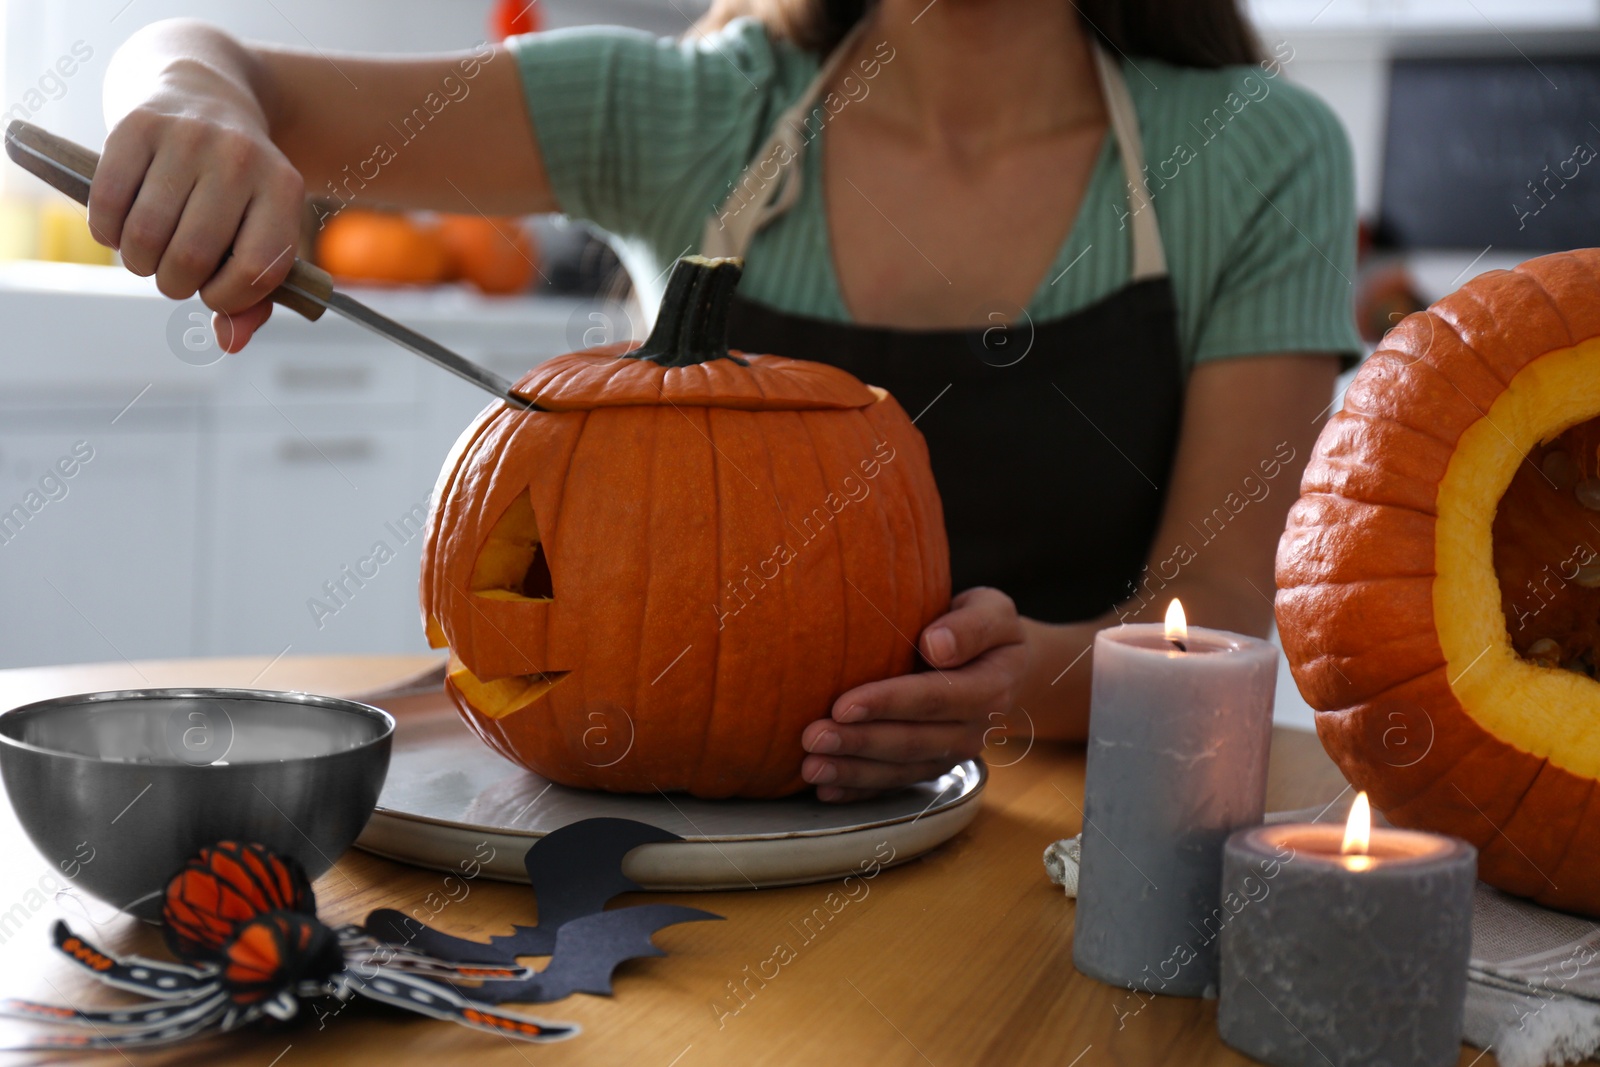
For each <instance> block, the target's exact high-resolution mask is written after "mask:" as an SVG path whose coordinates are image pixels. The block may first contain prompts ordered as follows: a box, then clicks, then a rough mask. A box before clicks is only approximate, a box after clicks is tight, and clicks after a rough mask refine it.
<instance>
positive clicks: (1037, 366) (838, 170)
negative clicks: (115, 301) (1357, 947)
mask: <svg viewBox="0 0 1600 1067" xmlns="http://www.w3.org/2000/svg"><path fill="white" fill-rule="evenodd" d="M743 14H751V15H754V16H755V17H754V18H745V17H736V16H740V15H743ZM698 30H699V31H700V32H699V33H698V34H696V35H691V37H692V38H693V39H691V40H686V41H683V42H674V41H658V40H655V39H653V38H650V37H647V36H645V35H642V34H638V33H633V32H630V31H623V30H614V29H593V30H582V31H566V32H560V33H550V34H544V35H537V36H533V37H527V38H520V39H514V40H512V41H510V42H508V44H507V46H506V47H504V48H498V49H494V50H489V49H483V50H480V51H479V52H478V53H476V54H474V55H472V56H445V57H365V56H347V55H338V56H328V55H324V54H322V53H320V52H316V51H306V52H300V51H292V50H285V49H278V48H268V47H260V46H246V45H242V44H240V43H238V42H237V41H235V40H233V39H231V38H229V37H228V36H227V35H225V34H223V33H221V32H220V31H217V30H215V29H213V28H210V27H208V26H205V25H203V24H199V23H194V22H170V23H160V24H157V25H155V26H152V27H149V28H147V29H145V30H143V31H141V32H140V33H139V34H138V35H137V36H136V37H135V38H134V39H132V40H131V41H130V42H129V43H128V44H127V45H126V46H125V47H124V48H123V49H122V50H121V51H120V52H118V54H117V56H116V58H115V60H114V62H113V63H112V66H111V69H110V71H109V73H108V78H107V101H108V104H107V111H108V118H109V120H110V121H111V122H112V124H113V128H112V131H111V134H110V137H109V138H108V140H107V142H106V149H105V153H104V161H103V163H102V164H101V168H100V171H99V174H98V176H97V179H96V181H95V186H94V192H93V195H92V198H91V203H90V224H91V226H92V227H93V228H94V229H95V231H96V232H97V233H99V234H100V235H102V237H103V239H105V240H106V241H107V243H109V244H111V245H112V246H113V247H116V248H119V249H120V250H121V252H122V256H123V259H124V261H125V262H126V263H127V264H128V266H129V267H131V268H132V269H133V270H134V271H136V272H137V273H140V274H145V275H150V274H153V275H155V277H156V279H157V282H158V284H159V286H160V288H161V291H162V292H164V293H166V294H167V295H168V296H171V297H176V298H183V297H187V296H189V295H191V294H193V293H195V292H196V291H197V290H198V291H199V293H200V295H201V296H202V298H203V299H204V300H205V301H206V302H207V304H209V305H210V306H211V307H212V308H214V309H215V310H216V311H217V312H219V315H218V320H217V328H218V331H219V334H220V335H221V340H222V343H223V344H224V346H225V347H227V348H228V349H229V350H231V351H237V350H238V349H239V348H240V347H241V346H242V345H243V344H245V342H246V341H248V339H249V337H250V336H251V334H253V333H254V331H255V330H257V329H259V328H260V327H261V325H262V323H263V322H264V321H265V320H266V318H267V315H268V314H269V312H270V308H271V305H270V304H267V303H264V302H263V298H264V296H265V295H266V294H267V293H268V292H270V291H271V290H272V289H273V288H274V287H275V286H276V285H277V284H278V283H279V282H280V281H281V280H282V279H283V277H284V274H285V272H286V271H287V269H288V266H289V260H290V259H291V258H292V256H291V255H290V252H289V250H290V248H291V247H292V244H293V241H294V239H295V236H296V233H297V230H298V227H299V221H300V218H301V211H302V205H303V197H304V195H305V192H306V190H308V189H309V190H310V191H311V192H313V193H320V194H322V195H333V196H334V197H336V198H337V200H338V201H339V202H353V203H362V202H366V203H374V204H375V203H387V204H394V205H401V206H410V207H431V208H437V209H442V210H451V211H477V212H486V213H491V214H520V213H531V212H547V211H565V212H566V213H568V214H570V215H574V216H578V217H582V218H586V219H590V220H592V221H594V222H596V223H598V224H599V225H600V226H602V227H604V228H605V229H606V230H608V231H609V232H610V233H611V234H613V235H614V236H615V238H616V243H617V245H618V247H619V250H620V251H621V252H622V254H623V258H624V261H625V262H626V263H627V264H628V266H629V267H630V270H631V273H632V274H633V277H634V278H635V279H636V280H638V281H639V283H640V285H641V288H643V289H644V290H645V292H644V294H643V295H644V298H645V302H646V304H647V306H649V305H651V304H652V303H653V301H654V298H655V295H656V293H657V292H658V289H657V288H656V287H657V286H658V285H659V279H660V278H661V277H663V276H664V274H665V268H666V267H667V266H668V265H669V264H670V263H671V261H672V260H673V259H674V258H676V257H677V256H679V255H681V254H683V253H684V252H688V251H693V250H696V249H697V248H698V249H700V250H702V251H708V252H714V253H722V254H740V255H744V256H745V257H746V271H745V279H744V282H743V284H742V298H741V302H740V305H739V307H738V309H737V311H736V314H735V318H734V323H733V327H732V336H731V338H730V340H731V342H732V344H733V345H734V346H735V347H738V348H743V349H746V350H754V351H780V352H782V353H783V354H785V355H789V356H796V357H807V358H813V359H822V360H827V361H830V362H835V363H838V364H841V365H843V366H845V367H847V368H848V369H851V370H852V371H854V372H856V373H857V374H858V375H859V376H860V377H862V378H864V379H866V380H868V381H871V382H874V383H876V384H881V385H883V386H886V387H888V388H889V389H890V390H891V391H892V392H894V393H895V394H896V396H897V397H898V398H899V399H900V400H901V402H902V403H903V404H904V406H905V407H906V409H907V410H908V411H909V412H911V413H912V414H914V415H916V416H917V418H918V425H919V428H921V429H922V430H923V431H924V433H925V435H926V436H927V438H928V440H929V445H930V451H931V453H932V457H933V462H934V466H935V473H936V476H937V477H938V479H939V483H940V487H941V491H942V493H943V494H944V497H945V508H946V512H947V522H948V525H949V532H950V537H951V545H952V566H953V572H954V575H953V576H954V580H955V583H956V586H955V587H956V588H957V589H964V590H965V591H963V592H960V593H958V595H957V596H956V597H955V599H954V601H953V602H952V605H951V610H950V612H949V613H948V614H946V615H945V616H943V617H942V618H940V619H938V620H936V621H934V622H933V623H932V624H931V625H930V626H929V627H928V628H927V629H926V630H924V632H923V633H922V634H921V635H920V636H919V638H918V648H919V651H920V652H921V654H922V655H923V657H924V658H925V659H926V660H927V661H928V663H929V664H931V665H933V666H934V667H937V668H939V669H938V670H936V671H929V672H923V673H918V674H914V675H910V676H906V677H902V678H894V679H888V680H884V681H880V682H874V683H871V684H868V685H864V686H860V687H858V688H857V689H854V690H852V691H850V692H847V693H845V694H844V695H842V696H841V697H840V698H839V699H838V701H837V702H836V703H835V705H834V706H833V708H832V712H831V717H829V718H825V719H820V720H819V721H817V722H815V723H813V724H812V725H811V726H810V727H808V728H807V729H806V731H805V734H804V736H803V739H802V740H803V743H804V745H805V747H806V748H807V750H808V751H809V753H810V755H808V756H807V757H806V759H805V764H804V769H803V773H804V774H805V777H806V778H807V780H808V781H811V782H813V783H815V784H816V785H817V787H818V795H819V796H820V797H822V798H823V799H826V800H848V799H852V798H855V797H859V796H863V795H866V794H868V793H870V792H872V791H874V790H879V789H883V788H888V787H892V786H895V785H899V784H902V783H906V782H910V781H914V780H918V779H921V778H924V777H927V776H929V775H931V774H934V773H936V772H938V771H940V770H943V769H944V768H946V767H948V766H949V765H950V763H951V762H952V761H953V760H955V759H957V758H961V757H965V756H969V755H972V754H973V753H975V752H976V751H977V750H978V749H979V748H981V747H982V745H983V743H984V738H985V735H986V733H988V732H989V731H991V730H993V729H995V728H997V727H1004V728H1005V731H1006V733H1008V734H1011V735H1016V734H1019V733H1023V732H1026V731H1027V730H1032V731H1034V732H1035V733H1036V734H1037V735H1038V736H1041V737H1053V738H1081V737H1082V736H1083V735H1084V731H1085V728H1086V721H1087V711H1088V690H1089V675H1090V671H1089V666H1088V663H1087V661H1086V659H1085V655H1086V653H1087V651H1088V649H1089V648H1090V647H1091V644H1092V641H1093V638H1094V634H1095V632H1096V631H1097V630H1098V629H1100V628H1102V627H1105V626H1108V625H1115V624H1116V623H1117V622H1119V621H1129V620H1132V619H1135V618H1139V619H1150V618H1156V617H1158V616H1159V614H1160V612H1161V611H1162V610H1163V609H1164V607H1165V605H1166V603H1167V601H1168V599H1169V598H1171V597H1173V596H1179V597H1181V598H1182V599H1183V601H1184V603H1185V605H1186V606H1187V608H1188V610H1189V614H1190V617H1191V618H1193V619H1196V620H1197V621H1200V622H1203V623H1205V624H1207V625H1211V626H1217V627H1223V628H1228V629H1233V630H1238V631H1243V632H1247V633H1263V632H1265V631H1266V630H1267V628H1268V626H1269V623H1270V617H1271V615H1270V613H1271V599H1270V598H1271V591H1272V552H1273V546H1274V544H1275V541H1276V538H1277V535H1278V532H1279V531H1280V530H1281V528H1282V525H1283V519H1284V514H1285V511H1286V509H1287V507H1288V504H1289V502H1290V501H1291V500H1292V499H1293V496H1294V493H1295V487H1296V482H1297V479H1298V475H1299V470H1300V467H1301V466H1302V463H1303V460H1304V457H1305V456H1306V454H1307V452H1308V451H1309V448H1310V444H1311V442H1312V441H1313V439H1314V437H1315V433H1316V429H1317V424H1318V423H1319V421H1320V418H1321V416H1322V414H1323V413H1324V410H1325V409H1326V407H1327V404H1328V399H1329V397H1330V395H1331V390H1332V384H1333V379H1334V376H1335V374H1336V372H1337V367H1338V363H1339V360H1340V358H1342V357H1349V356H1351V355H1353V354H1354V353H1355V352H1356V350H1357V347H1358V341H1357V339H1356V336H1355V334H1354V331H1353V327H1352V325H1351V322H1350V312H1349V291H1348V285H1349V277H1350V275H1351V273H1352V260H1353V254H1354V229H1355V228H1354V220H1353V206H1352V192H1351V187H1352V181H1351V174H1350V163H1349V158H1348V149H1347V147H1346V145H1345V142H1344V139H1343V135H1342V133H1341V132H1340V129H1339V126H1338V124H1337V123H1336V121H1334V119H1333V118H1332V116H1331V115H1330V114H1329V112H1328V111H1327V110H1326V109H1325V108H1324V107H1322V106H1321V105H1320V104H1318V103H1317V102H1316V101H1315V100H1314V99H1313V98H1311V97H1310V96H1308V95H1307V94H1305V93H1303V92H1301V91H1298V90H1296V89H1295V88H1293V87H1292V86H1290V85H1288V84H1286V83H1285V80H1284V79H1283V78H1282V77H1280V74H1281V67H1280V66H1279V64H1278V63H1277V62H1275V61H1269V62H1258V61H1257V57H1256V55H1255V52H1254V45H1253V43H1252V39H1251V37H1250V34H1249V33H1248V31H1247V29H1246V28H1245V26H1244V25H1243V23H1242V21H1241V19H1240V17H1239V15H1238V13H1237V11H1236V9H1235V7H1234V3H1233V0H1203V2H1201V0H1099V2H1094V3H1090V2H1087V0H1085V2H1082V3H1068V2H1065V0H935V2H933V3H929V2H928V0H876V2H875V3H870V2H867V0H719V3H718V4H717V5H716V6H715V7H714V8H713V10H712V12H711V14H710V15H708V16H707V18H706V20H705V21H704V23H703V25H702V26H701V27H699V28H698ZM1280 58H1282V57H1281V56H1280ZM374 146H376V148H375V147H374ZM230 246H231V248H232V250H233V251H232V255H231V258H225V256H226V255H227V250H228V249H229V248H230ZM652 278H654V279H656V281H654V282H650V281H647V280H648V279H652ZM1016 743H1017V744H1018V745H1021V744H1022V741H1021V740H1020V739H1018V740H1017V741H1016Z"/></svg>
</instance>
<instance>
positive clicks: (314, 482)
mask: <svg viewBox="0 0 1600 1067" xmlns="http://www.w3.org/2000/svg"><path fill="white" fill-rule="evenodd" d="M268 414H269V415H273V416H274V417H277V414H278V413H276V412H271V411H269V412H268ZM283 414H284V415H287V416H288V418H287V419H284V418H279V419H278V422H279V425H278V426H276V427H272V428H251V429H238V428H235V429H231V430H229V431H227V432H223V433H218V434H216V435H214V436H213V438H212V447H213V455H212V456H211V457H209V459H208V467H209V470H208V472H207V476H206V481H207V483H208V485H209V491H208V492H207V493H206V505H207V509H208V512H209V515H208V517H207V518H208V521H207V527H208V532H209V536H208V538H207V542H208V544H209V545H210V546H211V552H210V556H209V559H208V560H207V561H206V567H205V575H206V581H205V596H204V598H203V603H202V607H201V613H200V630H201V633H200V640H199V642H198V651H199V652H201V653H204V654H209V655H216V654H242V653H266V654H269V655H276V654H277V653H279V652H282V651H285V650H288V651H289V652H290V653H291V654H294V655H311V654H324V653H336V652H344V653H349V652H407V651H422V650H424V649H425V648H426V644H425V642H424V641H423V640H422V628H421V624H420V623H418V621H417V565H418V560H419V559H420V545H421V539H420V533H421V519H422V518H423V517H425V516H426V513H427V494H428V490H429V489H430V488H431V486H432V481H433V479H432V477H431V476H425V475H424V474H423V470H422V467H421V464H420V463H419V462H418V458H419V457H418V456H417V455H416V453H417V448H416V440H415V436H414V434H413V433H412V431H411V430H410V428H409V427H408V426H407V425H405V423H404V422H402V421H400V420H397V419H394V418H381V417H380V418H378V419H373V418H371V417H368V418H364V419H362V418H353V417H351V415H350V414H349V413H340V415H339V417H337V418H329V417H328V415H327V414H325V413H324V414H321V415H320V416H319V414H318V413H315V412H308V411H306V410H304V409H298V410H295V411H293V412H292V413H290V412H288V411H285V412H283ZM289 420H292V421H293V425H290V424H289ZM252 421H254V420H252Z"/></svg>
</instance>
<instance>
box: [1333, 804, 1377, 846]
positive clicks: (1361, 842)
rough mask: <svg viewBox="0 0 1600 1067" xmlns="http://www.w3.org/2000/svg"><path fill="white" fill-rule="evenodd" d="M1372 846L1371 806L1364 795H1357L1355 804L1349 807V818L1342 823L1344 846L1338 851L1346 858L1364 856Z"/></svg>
mask: <svg viewBox="0 0 1600 1067" xmlns="http://www.w3.org/2000/svg"><path fill="white" fill-rule="evenodd" d="M1371 844H1372V805H1371V803H1369V802H1368V800H1367V794H1366V793H1364V792H1363V793H1357V794H1356V802H1355V803H1354V804H1352V805H1350V817H1349V818H1348V819H1346V820H1345V823H1344V845H1343V847H1341V848H1340V849H1339V851H1340V852H1342V853H1343V854H1345V855H1346V856H1351V855H1355V856H1364V855H1366V854H1367V849H1368V848H1369V847H1370V846H1371Z"/></svg>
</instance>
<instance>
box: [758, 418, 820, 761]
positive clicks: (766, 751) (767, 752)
mask: <svg viewBox="0 0 1600 1067" xmlns="http://www.w3.org/2000/svg"><path fill="white" fill-rule="evenodd" d="M755 434H756V437H757V438H758V439H759V440H760V441H761V458H762V461H763V462H764V463H765V464H766V468H767V484H768V485H771V486H774V487H776V486H777V484H778V471H777V468H776V467H775V466H774V465H773V463H772V441H771V440H770V439H769V438H768V437H767V428H766V426H765V425H758V426H756V427H755ZM772 502H773V513H774V515H775V517H776V518H777V519H778V521H779V529H780V530H781V529H782V520H783V502H782V501H781V500H779V499H778V494H777V491H776V488H774V491H773V494H772ZM784 541H785V543H787V542H788V538H787V537H785V538H784ZM778 577H779V578H781V579H782V583H781V585H779V589H780V590H781V595H782V597H783V603H784V607H785V608H786V609H787V608H789V607H790V606H791V605H792V604H793V603H794V597H793V593H792V590H791V589H790V585H789V575H788V572H787V570H782V571H780V573H779V575H778ZM768 584H769V585H770V584H775V583H770V582H769V583H768ZM783 614H784V618H791V617H792V613H791V612H790V611H788V610H785V611H784V613H783ZM793 640H794V635H793V634H785V635H784V642H783V643H784V646H785V647H786V648H787V647H788V645H789V644H790V642H792V641H793ZM790 665H791V664H790V659H789V657H788V655H785V656H784V657H783V669H782V671H781V672H780V673H779V675H778V682H777V689H778V691H779V692H783V691H785V690H786V689H787V688H788V686H789V668H790ZM830 710H831V709H830ZM782 738H783V723H782V722H781V721H779V718H778V716H776V715H771V716H768V729H767V743H766V744H765V745H763V746H762V752H761V762H760V764H758V766H760V767H762V768H763V769H765V768H767V767H771V766H773V765H774V763H775V762H776V760H775V759H774V757H775V756H776V754H777V749H778V743H779V742H780V741H781V740H782ZM802 758H803V757H802Z"/></svg>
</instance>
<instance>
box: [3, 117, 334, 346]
mask: <svg viewBox="0 0 1600 1067" xmlns="http://www.w3.org/2000/svg"><path fill="white" fill-rule="evenodd" d="M6 155H8V156H10V157H11V159H12V161H13V162H14V163H16V164H17V165H18V166H19V167H21V168H22V169H23V170H25V171H27V172H28V173H29V174H32V175H33V176H34V177H36V178H39V179H40V180H41V181H43V182H44V183H45V184H47V185H49V186H50V187H51V188H54V189H58V190H60V191H61V192H63V193H66V194H67V195H68V196H70V197H72V199H74V200H76V201H77V202H78V203H80V204H83V205H84V206H85V207H87V206H88V204H89V186H90V183H92V182H93V181H94V172H95V170H96V169H97V168H98V167H99V166H100V156H99V153H97V152H93V151H91V150H90V149H87V148H85V147H83V146H82V145H80V144H74V143H73V142H71V141H69V140H67V139H66V138H64V137H57V136H56V135H55V134H53V133H51V132H50V131H48V130H44V129H41V128H39V127H38V126H35V125H33V123H31V122H23V121H22V120H21V119H17V120H15V121H13V122H12V123H11V124H10V125H8V126H7V127H6ZM41 156H43V157H44V158H43V159H41V158H40V157H41ZM46 160H50V161H53V162H54V163H55V164H57V165H56V166H51V164H50V162H46ZM230 254H231V253H230ZM290 285H292V286H294V287H296V288H298V289H301V290H304V291H305V292H308V293H312V294H314V295H316V296H317V297H319V298H321V299H323V300H326V299H328V297H329V296H330V295H331V294H332V293H333V276H332V275H330V274H329V273H328V272H327V271H325V270H323V269H322V268H321V267H317V266H314V265H312V264H310V263H307V262H306V261H305V260H303V259H296V260H295V261H294V266H293V267H291V268H290V270H289V276H288V277H287V278H285V279H284V284H283V285H282V286H280V287H278V288H277V289H274V290H273V291H272V292H271V293H270V294H269V295H268V299H269V300H271V301H272V302H273V303H275V304H282V305H283V306H284V307H286V308H288V309H289V310H290V311H295V312H298V313H300V314H301V315H304V316H305V317H306V318H308V319H310V320H311V321H313V322H315V321H316V320H317V319H319V318H321V317H322V313H323V312H324V311H326V310H327V308H326V307H324V306H323V305H321V304H319V303H317V302H316V301H314V300H308V299H306V298H305V297H303V296H301V295H300V294H299V293H295V292H290V291H289V289H288V288H287V286H290Z"/></svg>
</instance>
